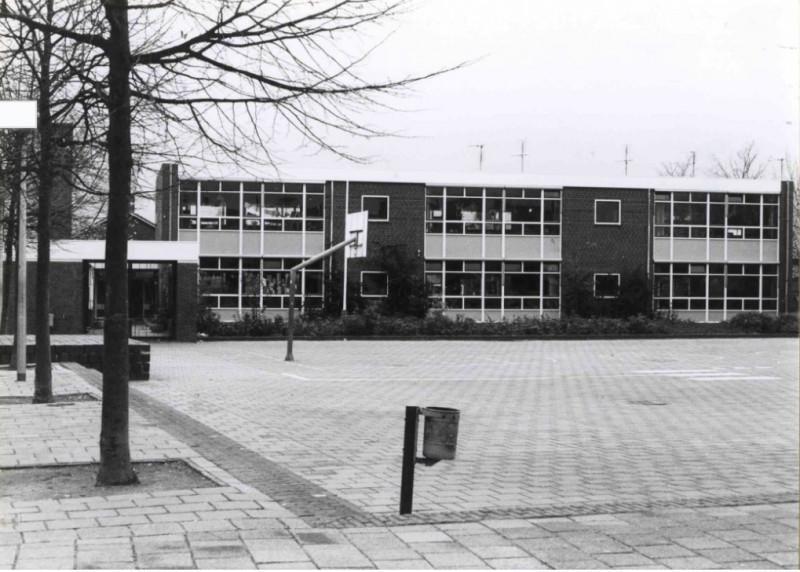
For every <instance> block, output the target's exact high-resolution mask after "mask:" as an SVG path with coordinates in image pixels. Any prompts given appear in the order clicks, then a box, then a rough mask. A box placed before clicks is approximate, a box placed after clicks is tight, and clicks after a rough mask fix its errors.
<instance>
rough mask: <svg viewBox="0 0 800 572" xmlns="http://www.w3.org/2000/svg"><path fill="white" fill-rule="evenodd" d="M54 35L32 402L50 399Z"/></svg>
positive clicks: (41, 172)
mask: <svg viewBox="0 0 800 572" xmlns="http://www.w3.org/2000/svg"><path fill="white" fill-rule="evenodd" d="M46 9H47V20H48V21H51V20H52V19H53V0H47V8H46ZM52 52H53V38H52V34H50V33H49V32H45V33H44V38H43V42H42V55H41V61H40V63H39V127H38V131H39V133H38V134H39V165H38V177H37V178H38V181H37V188H36V193H37V196H38V199H39V212H38V216H37V218H36V235H37V242H36V249H37V259H36V319H35V322H36V323H35V332H36V370H35V374H34V382H33V387H34V392H33V402H34V403H52V402H53V379H52V364H51V362H50V219H51V215H50V198H51V197H52V194H53V168H54V166H53V125H52V123H53V122H52V118H51V114H50V58H51V56H52Z"/></svg>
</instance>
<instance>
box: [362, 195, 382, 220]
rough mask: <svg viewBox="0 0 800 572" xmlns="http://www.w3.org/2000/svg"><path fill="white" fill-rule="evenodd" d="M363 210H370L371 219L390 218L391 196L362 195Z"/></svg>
mask: <svg viewBox="0 0 800 572" xmlns="http://www.w3.org/2000/svg"><path fill="white" fill-rule="evenodd" d="M361 210H362V211H367V212H369V220H375V221H387V220H389V197H376V196H368V195H364V196H363V197H361Z"/></svg>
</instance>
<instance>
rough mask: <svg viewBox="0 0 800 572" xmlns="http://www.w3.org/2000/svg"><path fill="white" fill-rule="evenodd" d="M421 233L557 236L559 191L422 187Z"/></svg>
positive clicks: (559, 225)
mask: <svg viewBox="0 0 800 572" xmlns="http://www.w3.org/2000/svg"><path fill="white" fill-rule="evenodd" d="M425 233H426V234H436V235H441V234H463V235H481V236H484V235H485V236H492V235H496V236H501V235H506V236H513V235H519V236H560V235H561V191H560V190H556V189H523V188H471V187H426V189H425Z"/></svg>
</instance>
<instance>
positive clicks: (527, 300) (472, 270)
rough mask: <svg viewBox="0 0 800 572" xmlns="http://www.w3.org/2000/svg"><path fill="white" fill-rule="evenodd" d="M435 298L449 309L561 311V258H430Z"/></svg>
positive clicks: (430, 282) (428, 275)
mask: <svg viewBox="0 0 800 572" xmlns="http://www.w3.org/2000/svg"><path fill="white" fill-rule="evenodd" d="M425 282H426V284H427V287H428V291H429V295H430V298H431V299H432V300H435V301H436V302H438V303H440V304H441V305H442V306H443V307H444V308H447V309H449V310H456V311H458V310H479V311H498V310H499V311H506V310H515V311H523V310H525V311H532V312H539V313H542V312H544V311H558V310H559V309H560V305H561V303H560V300H561V265H560V263H559V262H550V261H539V260H524V261H501V260H427V261H426V262H425Z"/></svg>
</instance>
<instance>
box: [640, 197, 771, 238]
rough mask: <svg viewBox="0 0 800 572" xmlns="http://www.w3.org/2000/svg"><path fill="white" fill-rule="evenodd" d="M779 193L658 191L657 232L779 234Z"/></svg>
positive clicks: (681, 235)
mask: <svg viewBox="0 0 800 572" xmlns="http://www.w3.org/2000/svg"><path fill="white" fill-rule="evenodd" d="M776 203H777V195H761V194H748V195H730V194H725V193H656V194H655V216H654V219H653V223H654V236H656V237H670V236H672V237H674V238H712V239H724V238H728V239H734V240H739V239H745V240H748V239H752V240H758V239H765V240H770V239H772V240H774V239H777V238H778V216H779V214H780V213H779V212H778V205H777V204H776Z"/></svg>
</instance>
